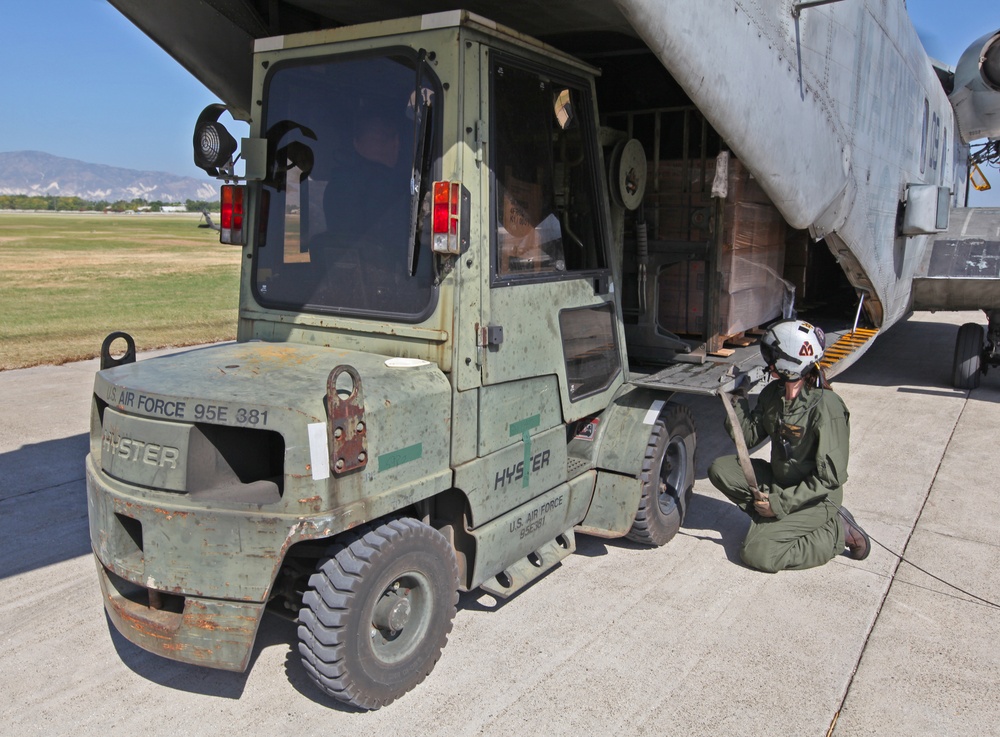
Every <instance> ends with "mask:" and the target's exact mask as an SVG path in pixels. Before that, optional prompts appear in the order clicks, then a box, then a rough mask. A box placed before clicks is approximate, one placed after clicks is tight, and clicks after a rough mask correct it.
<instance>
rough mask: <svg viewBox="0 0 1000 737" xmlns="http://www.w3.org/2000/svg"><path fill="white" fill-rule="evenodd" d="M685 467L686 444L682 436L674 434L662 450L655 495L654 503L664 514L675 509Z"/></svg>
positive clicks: (685, 471)
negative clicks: (657, 487)
mask: <svg viewBox="0 0 1000 737" xmlns="http://www.w3.org/2000/svg"><path fill="white" fill-rule="evenodd" d="M687 469H688V450H687V444H686V443H685V442H684V438H683V437H682V436H680V435H674V436H673V437H671V438H670V442H668V443H667V447H666V448H664V450H663V461H662V463H661V464H660V478H659V489H658V492H657V495H656V503H657V504H658V505H659V507H660V511H661V512H663V513H664V514H670V513H672V512H673V511H674V510H675V509H677V506H678V504H679V503H680V498H681V494H682V493H683V487H684V483H685V480H686V479H687Z"/></svg>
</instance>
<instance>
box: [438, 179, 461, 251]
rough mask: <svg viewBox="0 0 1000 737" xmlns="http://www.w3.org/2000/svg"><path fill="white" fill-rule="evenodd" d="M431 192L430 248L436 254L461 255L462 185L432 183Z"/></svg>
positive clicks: (455, 183)
mask: <svg viewBox="0 0 1000 737" xmlns="http://www.w3.org/2000/svg"><path fill="white" fill-rule="evenodd" d="M432 191H433V198H434V210H433V214H432V226H431V227H432V230H433V232H434V237H433V239H432V243H433V246H432V247H433V249H434V251H435V252H436V253H461V252H462V222H461V220H462V217H461V213H462V207H461V203H462V185H461V183H460V182H434V188H433V190H432Z"/></svg>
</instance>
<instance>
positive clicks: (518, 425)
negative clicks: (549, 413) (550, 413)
mask: <svg viewBox="0 0 1000 737" xmlns="http://www.w3.org/2000/svg"><path fill="white" fill-rule="evenodd" d="M541 424H542V416H541V415H532V416H531V417H525V418H524V419H523V420H518V421H517V422H515V423H513V424H512V425H511V426H510V436H511V437H514V436H515V435H520V436H521V440H523V441H524V475H523V477H522V479H523V480H522V481H521V486H522V488H525V489H527V488H528V483H529V482H530V481H531V431H532V430H534V429H535V428H536V427H538V426H539V425H541Z"/></svg>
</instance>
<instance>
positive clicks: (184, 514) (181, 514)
mask: <svg viewBox="0 0 1000 737" xmlns="http://www.w3.org/2000/svg"><path fill="white" fill-rule="evenodd" d="M153 511H154V512H156V514H162V515H163V516H164V517H166V518H167V519H168V520H170V519H173V518H174V517H180V518H181V519H184V518H186V517H187V516H188V515H189V514H191V513H190V512H177V511H174V510H170V509H161V508H160V507H153Z"/></svg>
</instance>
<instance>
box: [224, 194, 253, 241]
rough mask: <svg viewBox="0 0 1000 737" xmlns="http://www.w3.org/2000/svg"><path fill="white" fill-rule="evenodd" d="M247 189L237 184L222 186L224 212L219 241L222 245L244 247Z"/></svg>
mask: <svg viewBox="0 0 1000 737" xmlns="http://www.w3.org/2000/svg"><path fill="white" fill-rule="evenodd" d="M245 192H246V188H245V187H241V186H239V185H236V184H224V185H223V186H222V212H221V217H220V227H221V228H222V229H221V230H220V232H219V240H220V241H221V242H222V243H233V244H236V245H243V243H244V242H245V240H244V238H243V196H244V194H245Z"/></svg>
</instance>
